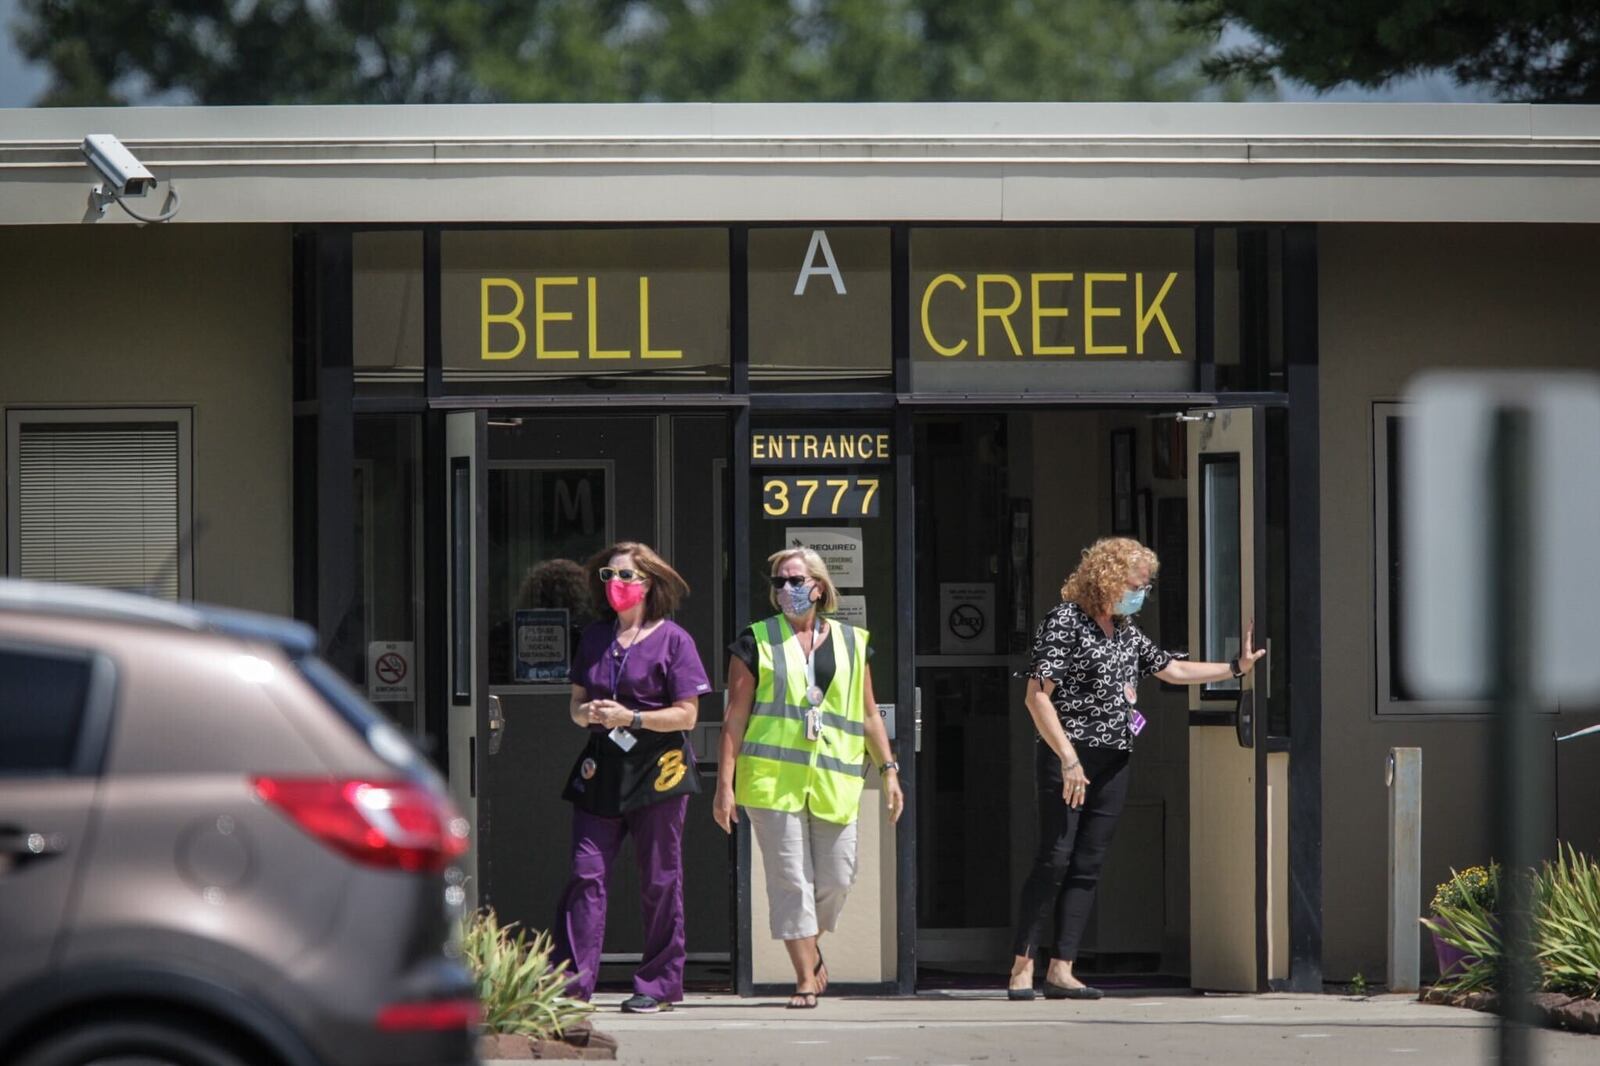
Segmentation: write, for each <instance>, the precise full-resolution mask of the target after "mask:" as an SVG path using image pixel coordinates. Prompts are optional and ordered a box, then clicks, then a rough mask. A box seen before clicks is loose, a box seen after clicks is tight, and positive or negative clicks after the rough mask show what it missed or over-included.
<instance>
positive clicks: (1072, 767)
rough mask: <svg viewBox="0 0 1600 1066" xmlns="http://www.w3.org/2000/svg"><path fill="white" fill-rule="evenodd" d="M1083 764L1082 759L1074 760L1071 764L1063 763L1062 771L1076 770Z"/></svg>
mask: <svg viewBox="0 0 1600 1066" xmlns="http://www.w3.org/2000/svg"><path fill="white" fill-rule="evenodd" d="M1082 763H1083V760H1082V759H1073V760H1072V761H1071V762H1064V763H1062V764H1061V769H1063V770H1076V769H1077V768H1078V767H1079V766H1080V765H1081V764H1082Z"/></svg>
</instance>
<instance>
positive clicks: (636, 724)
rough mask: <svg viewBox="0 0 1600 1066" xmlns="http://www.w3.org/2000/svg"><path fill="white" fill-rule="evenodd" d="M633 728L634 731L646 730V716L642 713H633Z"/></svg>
mask: <svg viewBox="0 0 1600 1066" xmlns="http://www.w3.org/2000/svg"><path fill="white" fill-rule="evenodd" d="M633 728H634V729H643V728H644V714H643V713H642V712H640V711H634V712H633Z"/></svg>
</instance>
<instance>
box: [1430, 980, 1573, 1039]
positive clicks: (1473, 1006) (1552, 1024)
mask: <svg viewBox="0 0 1600 1066" xmlns="http://www.w3.org/2000/svg"><path fill="white" fill-rule="evenodd" d="M1418 998H1420V999H1421V1000H1422V1001H1423V1002H1424V1003H1438V1004H1441V1005H1443V1006H1446V1007H1465V1008H1467V1009H1468V1010H1481V1011H1488V1012H1490V1013H1493V1012H1495V1011H1496V1010H1498V1009H1499V1006H1500V997H1499V996H1498V995H1496V994H1495V993H1493V992H1446V991H1444V990H1442V989H1438V988H1429V989H1425V990H1424V991H1423V993H1422V995H1421V996H1420V997H1418ZM1533 1007H1534V1011H1535V1013H1536V1014H1537V1015H1538V1018H1539V1022H1540V1024H1542V1025H1544V1026H1546V1027H1548V1028H1551V1029H1566V1030H1569V1031H1571V1032H1574V1033H1600V999H1585V998H1578V997H1574V996H1564V995H1561V994H1560V993H1558V992H1540V993H1539V994H1538V995H1536V996H1534V997H1533Z"/></svg>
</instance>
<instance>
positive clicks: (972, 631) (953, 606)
mask: <svg viewBox="0 0 1600 1066" xmlns="http://www.w3.org/2000/svg"><path fill="white" fill-rule="evenodd" d="M994 600H995V595H994V585H992V584H990V583H988V582H972V583H970V584H968V583H964V582H954V581H947V582H941V583H940V585H939V613H940V614H941V615H943V616H944V626H943V627H942V628H941V629H940V630H939V654H941V655H992V654H994V617H995V615H994Z"/></svg>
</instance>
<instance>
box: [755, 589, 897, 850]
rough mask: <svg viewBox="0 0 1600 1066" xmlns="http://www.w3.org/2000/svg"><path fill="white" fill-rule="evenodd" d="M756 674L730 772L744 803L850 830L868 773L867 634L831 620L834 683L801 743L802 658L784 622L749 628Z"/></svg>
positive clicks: (778, 617) (804, 704)
mask: <svg viewBox="0 0 1600 1066" xmlns="http://www.w3.org/2000/svg"><path fill="white" fill-rule="evenodd" d="M750 632H751V634H752V635H753V636H754V637H755V639H756V651H757V655H758V659H759V662H758V663H757V665H758V667H759V669H758V671H757V673H756V693H755V705H754V706H753V707H751V709H750V724H749V725H748V726H747V727H746V728H745V731H744V745H743V746H742V747H741V748H740V749H739V759H738V762H737V763H736V764H735V768H734V798H735V799H737V800H738V802H739V804H740V805H741V806H745V807H760V808H763V809H765V810H773V811H790V812H794V811H801V810H805V809H806V808H808V807H809V808H810V810H811V813H812V814H813V815H815V816H816V817H818V818H820V819H822V820H823V821H825V822H834V823H836V824H838V825H849V824H850V823H851V822H853V821H855V818H856V811H857V809H858V808H859V807H860V806H861V786H862V779H863V776H864V775H865V774H866V754H867V730H866V725H865V722H866V706H867V701H866V681H867V635H868V634H867V631H866V630H864V629H857V628H856V627H855V626H850V625H846V624H845V623H843V622H840V621H838V620H836V619H829V620H828V640H829V642H830V643H831V644H832V646H833V660H834V663H835V667H834V675H833V681H832V682H831V683H830V684H829V685H828V690H827V692H826V693H824V695H823V700H822V704H821V707H820V708H819V710H820V711H821V712H822V729H821V735H820V736H819V737H818V738H817V739H816V740H807V739H806V723H805V713H806V710H807V709H808V708H809V706H810V704H808V703H807V702H806V657H805V653H804V652H803V651H801V649H800V640H799V638H798V637H797V636H796V635H795V632H794V630H793V628H791V627H790V625H789V620H788V619H787V618H785V617H784V616H783V615H781V614H780V615H776V616H774V617H772V618H768V619H766V620H765V621H761V622H756V623H755V624H753V625H752V626H751V627H750Z"/></svg>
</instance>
